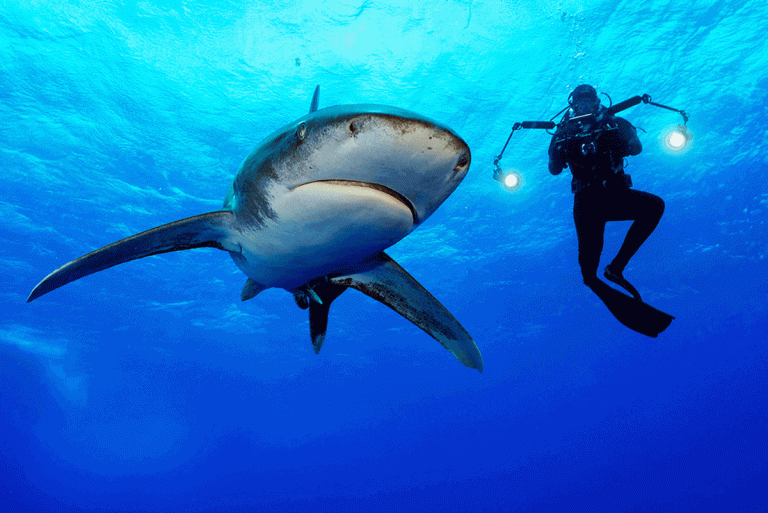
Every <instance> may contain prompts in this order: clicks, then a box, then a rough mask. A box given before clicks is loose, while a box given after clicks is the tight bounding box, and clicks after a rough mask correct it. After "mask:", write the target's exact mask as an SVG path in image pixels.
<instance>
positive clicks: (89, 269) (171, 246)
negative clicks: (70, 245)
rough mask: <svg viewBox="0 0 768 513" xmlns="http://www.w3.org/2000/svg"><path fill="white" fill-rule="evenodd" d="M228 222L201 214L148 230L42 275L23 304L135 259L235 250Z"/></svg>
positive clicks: (228, 215) (227, 216) (219, 215)
mask: <svg viewBox="0 0 768 513" xmlns="http://www.w3.org/2000/svg"><path fill="white" fill-rule="evenodd" d="M232 219H233V214H232V212H230V211H229V210H223V211H220V212H211V213H209V214H201V215H199V216H194V217H188V218H186V219H182V220H180V221H175V222H173V223H168V224H164V225H162V226H158V227H157V228H152V229H151V230H147V231H145V232H141V233H139V234H136V235H133V236H131V237H128V238H125V239H123V240H120V241H117V242H115V243H113V244H110V245H109V246H105V247H103V248H101V249H97V250H96V251H92V252H90V253H88V254H87V255H84V256H81V257H80V258H78V259H76V260H72V261H71V262H69V263H68V264H65V265H63V266H62V267H60V268H58V269H56V270H55V271H53V272H52V273H51V274H49V275H48V276H46V277H45V278H44V279H43V281H41V282H40V283H38V284H37V286H36V287H35V288H34V289H33V290H32V292H31V293H30V294H29V298H27V302H30V301H33V300H35V299H37V298H39V297H40V296H42V295H43V294H46V293H48V292H50V291H52V290H54V289H57V288H59V287H61V286H62V285H66V284H67V283H70V282H73V281H75V280H78V279H80V278H82V277H83V276H88V275H89V274H93V273H95V272H98V271H103V270H104V269H109V268H110V267H112V266H115V265H117V264H122V263H125V262H130V261H131V260H136V259H137V258H144V257H147V256H151V255H158V254H160V253H168V252H171V251H181V250H184V249H193V248H218V249H223V250H225V251H236V247H235V246H236V245H232V243H228V242H227V237H228V236H229V234H230V233H231V232H232V230H231V228H230V224H231V222H232ZM228 246H229V247H228Z"/></svg>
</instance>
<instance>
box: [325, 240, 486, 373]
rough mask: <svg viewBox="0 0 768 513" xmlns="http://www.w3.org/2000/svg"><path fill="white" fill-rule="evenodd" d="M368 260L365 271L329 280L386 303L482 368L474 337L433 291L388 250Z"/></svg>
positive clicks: (466, 362)
mask: <svg viewBox="0 0 768 513" xmlns="http://www.w3.org/2000/svg"><path fill="white" fill-rule="evenodd" d="M369 263H370V265H371V267H369V268H368V270H366V271H363V272H359V273H354V274H348V275H343V276H336V277H334V278H331V279H330V282H331V283H332V284H336V285H344V286H346V287H352V288H354V289H357V290H359V291H360V292H362V293H363V294H365V295H367V296H370V297H372V298H373V299H375V300H377V301H380V302H381V303H384V304H385V305H387V306H388V307H390V308H391V309H392V310H394V311H396V312H397V313H399V314H400V315H402V316H403V317H405V318H406V319H408V320H409V321H411V322H412V323H414V324H415V325H416V326H418V327H419V328H421V329H422V330H424V331H425V332H427V334H429V335H430V336H432V337H433V338H434V339H435V340H437V341H438V342H440V344H441V345H442V346H443V347H445V348H446V349H447V350H449V351H450V352H451V353H453V356H455V357H456V359H457V360H459V361H460V362H461V363H463V364H464V365H466V366H467V367H469V368H472V369H477V370H479V371H480V372H483V357H482V356H481V355H480V351H479V350H478V348H477V346H476V345H475V342H474V341H473V340H472V337H471V336H470V335H469V333H467V331H466V330H465V329H464V328H463V327H462V325H461V324H459V321H457V320H456V319H455V318H454V317H453V315H451V313H450V312H449V311H448V310H446V309H445V307H444V306H443V305H441V304H440V302H439V301H438V300H437V299H435V298H434V296H432V294H430V293H429V292H428V291H427V290H426V289H425V288H424V287H422V286H421V284H420V283H419V282H417V281H416V280H415V279H414V278H413V277H412V276H411V275H410V274H408V273H407V272H406V271H405V270H404V269H403V268H402V267H400V266H399V265H398V264H397V262H395V261H394V260H392V259H391V258H390V257H389V256H388V255H387V254H386V253H380V254H379V255H378V256H376V257H374V258H373V259H372V260H371V261H370V262H369Z"/></svg>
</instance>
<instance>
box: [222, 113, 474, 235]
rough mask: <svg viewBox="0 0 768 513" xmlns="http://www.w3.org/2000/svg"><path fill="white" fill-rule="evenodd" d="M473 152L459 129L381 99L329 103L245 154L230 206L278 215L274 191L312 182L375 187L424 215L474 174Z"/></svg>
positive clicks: (416, 215)
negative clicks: (369, 102)
mask: <svg viewBox="0 0 768 513" xmlns="http://www.w3.org/2000/svg"><path fill="white" fill-rule="evenodd" d="M470 161H471V154H470V150H469V147H468V146H467V143H466V142H464V140H463V139H462V138H461V137H459V136H458V135H457V134H456V133H455V132H454V131H453V130H451V129H450V128H448V127H445V126H442V125H440V124H439V123H437V122H435V121H433V120H431V119H429V118H426V117H424V116H421V115H418V114H416V113H413V112H409V111H407V110H403V109H399V108H396V107H389V106H382V105H347V106H336V107H331V108H327V109H322V110H319V111H316V112H313V113H310V114H309V115H307V116H305V117H303V118H300V119H298V120H296V121H295V122H293V123H291V124H290V125H288V126H286V127H283V128H282V129H281V130H280V131H278V132H275V133H273V134H272V135H270V136H269V137H267V138H266V139H265V141H264V142H263V143H262V144H261V145H259V147H257V148H256V149H254V150H253V151H252V152H251V153H250V155H248V157H247V158H246V159H245V161H244V162H243V164H242V166H241V168H240V170H239V172H238V175H237V177H236V178H235V180H234V182H233V184H232V188H231V189H230V192H229V194H227V198H226V199H225V208H229V209H232V210H233V211H235V212H236V213H240V212H247V214H246V215H254V213H255V214H256V216H258V218H256V219H252V220H254V221H257V222H261V221H263V219H264V218H269V217H275V214H276V213H275V212H274V211H272V210H271V209H270V206H269V199H271V198H274V197H275V196H277V195H280V194H281V193H283V192H286V191H294V190H296V189H298V188H301V187H304V186H307V185H311V184H327V185H334V186H337V187H344V188H346V189H347V190H349V191H354V188H356V187H357V188H361V187H362V188H369V189H374V190H377V191H379V192H380V193H382V194H385V195H388V196H390V197H391V198H392V200H393V201H394V202H395V203H397V204H399V205H402V206H404V207H406V208H407V209H408V210H409V211H410V212H411V217H412V228H415V227H416V226H418V225H419V224H421V223H422V222H424V221H425V220H426V219H427V218H429V216H430V215H432V213H433V212H434V211H435V210H436V209H437V208H438V207H439V206H440V205H441V204H442V203H443V202H444V201H445V199H446V198H447V197H448V196H449V195H450V194H451V193H452V192H453V191H454V190H455V189H456V187H457V186H458V185H459V183H460V182H461V180H462V179H463V178H464V176H465V175H466V174H467V171H468V170H469V165H470Z"/></svg>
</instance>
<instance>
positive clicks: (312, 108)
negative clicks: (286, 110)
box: [309, 84, 320, 114]
mask: <svg viewBox="0 0 768 513" xmlns="http://www.w3.org/2000/svg"><path fill="white" fill-rule="evenodd" d="M318 103H320V84H318V85H317V87H315V94H313V95H312V104H311V105H310V106H309V113H310V114H312V113H313V112H315V111H316V110H317V104H318Z"/></svg>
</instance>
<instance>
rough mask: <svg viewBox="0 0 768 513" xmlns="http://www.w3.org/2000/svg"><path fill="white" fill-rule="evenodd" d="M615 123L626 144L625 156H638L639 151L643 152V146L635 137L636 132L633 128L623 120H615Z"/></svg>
mask: <svg viewBox="0 0 768 513" xmlns="http://www.w3.org/2000/svg"><path fill="white" fill-rule="evenodd" d="M616 121H617V122H618V124H619V131H620V132H621V137H622V139H624V141H625V142H626V144H627V146H626V149H625V151H624V152H625V154H626V155H638V154H639V153H640V152H641V151H643V144H642V143H641V142H640V139H639V138H638V137H637V130H636V129H635V127H634V126H633V125H632V123H630V122H629V121H627V120H626V119H624V118H619V117H617V118H616Z"/></svg>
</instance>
